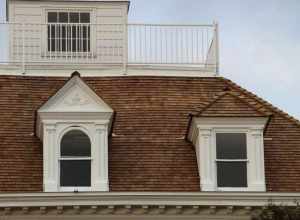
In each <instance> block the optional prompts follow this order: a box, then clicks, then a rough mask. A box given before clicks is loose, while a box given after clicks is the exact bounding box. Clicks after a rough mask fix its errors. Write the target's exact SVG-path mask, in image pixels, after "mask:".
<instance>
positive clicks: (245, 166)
mask: <svg viewBox="0 0 300 220" xmlns="http://www.w3.org/2000/svg"><path fill="white" fill-rule="evenodd" d="M248 162H249V160H216V165H215V167H216V174H217V182H216V184H217V188H218V189H226V188H230V189H242V188H245V189H246V188H247V187H248V184H249V183H248V182H249V178H248ZM218 163H220V165H221V164H223V165H224V164H227V165H228V164H235V165H237V164H239V165H238V167H239V168H242V169H245V172H243V174H242V175H243V176H244V178H245V179H244V180H245V184H246V186H234V184H236V182H235V181H236V180H233V182H235V183H232V182H231V184H232V185H231V186H229V185H228V186H220V185H219V178H220V176H222V174H221V175H220V174H219V173H218V169H219V167H218V166H219V164H218ZM220 168H221V167H220ZM223 168H226V167H223ZM231 168H232V167H231ZM235 168H237V167H235ZM223 171H224V170H223ZM226 174H227V175H226V176H228V173H226ZM240 174H241V173H240ZM229 175H230V174H229ZM223 177H224V178H226V177H225V176H223ZM227 178H228V177H227ZM223 181H224V180H223ZM226 181H227V180H225V182H226ZM240 181H241V180H240ZM242 182H244V181H242ZM223 184H224V182H223Z"/></svg>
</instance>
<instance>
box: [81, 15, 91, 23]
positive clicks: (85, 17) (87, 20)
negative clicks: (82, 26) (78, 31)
mask: <svg viewBox="0 0 300 220" xmlns="http://www.w3.org/2000/svg"><path fill="white" fill-rule="evenodd" d="M80 23H90V13H80Z"/></svg>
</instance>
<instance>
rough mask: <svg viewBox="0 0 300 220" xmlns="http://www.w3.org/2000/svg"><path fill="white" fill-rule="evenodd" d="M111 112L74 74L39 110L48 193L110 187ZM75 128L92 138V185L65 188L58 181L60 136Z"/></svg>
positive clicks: (99, 189) (39, 128)
mask: <svg viewBox="0 0 300 220" xmlns="http://www.w3.org/2000/svg"><path fill="white" fill-rule="evenodd" d="M74 94H75V96H73V95H74ZM72 97H73V98H72ZM73 99H74V100H73ZM69 105H71V107H70V106H69ZM112 114H113V110H112V109H111V108H110V107H109V106H108V105H107V104H106V103H105V102H104V101H103V100H102V99H101V98H100V97H99V96H98V95H97V94H95V93H94V91H92V90H91V89H90V88H89V87H88V86H87V85H86V84H85V83H84V82H83V81H82V80H81V79H80V77H78V76H73V78H72V79H70V80H69V81H68V82H67V83H66V84H65V85H64V86H63V87H62V88H61V89H60V90H59V91H58V92H57V93H56V94H55V95H54V96H52V97H51V98H50V99H49V100H48V101H47V102H46V103H45V104H44V105H43V106H42V107H41V108H40V109H39V110H38V120H37V126H36V127H37V135H38V137H39V138H40V139H41V140H43V149H44V150H43V163H44V166H43V169H44V177H43V179H44V181H43V182H44V191H45V192H57V191H61V190H67V191H69V190H72V189H73V190H74V191H84V190H91V191H108V190H109V183H108V133H109V130H110V126H111V118H112ZM74 129H77V130H81V131H83V132H84V133H85V134H87V136H88V137H89V138H90V141H91V159H92V160H91V187H74V188H73V187H67V188H65V187H60V184H59V182H60V181H59V180H60V177H59V160H60V159H61V155H60V144H61V143H60V142H61V138H62V137H63V135H64V134H65V133H66V132H68V131H69V130H74ZM67 159H68V158H67Z"/></svg>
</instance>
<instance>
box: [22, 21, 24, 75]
mask: <svg viewBox="0 0 300 220" xmlns="http://www.w3.org/2000/svg"><path fill="white" fill-rule="evenodd" d="M22 73H23V74H25V24H24V23H22Z"/></svg>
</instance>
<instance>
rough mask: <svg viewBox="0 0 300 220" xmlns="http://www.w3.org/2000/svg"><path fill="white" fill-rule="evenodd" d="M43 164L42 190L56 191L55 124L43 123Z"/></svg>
mask: <svg viewBox="0 0 300 220" xmlns="http://www.w3.org/2000/svg"><path fill="white" fill-rule="evenodd" d="M43 140H44V142H43V164H44V166H43V167H44V168H43V169H44V183H43V187H44V191H45V192H57V190H58V176H57V169H58V168H57V166H58V161H57V156H56V154H57V146H56V145H57V144H56V126H55V124H44V138H43Z"/></svg>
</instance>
